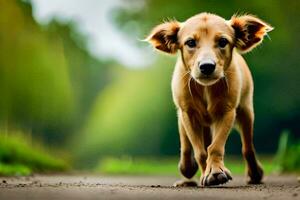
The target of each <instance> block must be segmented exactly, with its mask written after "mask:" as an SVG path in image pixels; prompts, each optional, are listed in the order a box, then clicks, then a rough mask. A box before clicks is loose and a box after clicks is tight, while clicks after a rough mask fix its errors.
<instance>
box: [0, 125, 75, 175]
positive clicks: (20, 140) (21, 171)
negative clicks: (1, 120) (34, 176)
mask: <svg viewBox="0 0 300 200" xmlns="http://www.w3.org/2000/svg"><path fill="white" fill-rule="evenodd" d="M67 169H69V165H68V164H67V163H66V162H65V161H64V160H62V159H59V158H57V157H54V156H53V155H51V154H49V153H48V152H47V151H46V150H45V148H43V146H42V145H41V144H37V143H36V142H30V141H29V140H28V138H27V137H25V134H24V133H22V132H9V133H7V132H5V131H3V130H1V132H0V174H1V175H28V174H31V173H32V172H51V171H56V172H57V171H65V170H67Z"/></svg>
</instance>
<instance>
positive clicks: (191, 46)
mask: <svg viewBox="0 0 300 200" xmlns="http://www.w3.org/2000/svg"><path fill="white" fill-rule="evenodd" d="M185 45H187V46H188V47H190V48H194V47H196V40H194V39H189V40H187V41H186V42H185Z"/></svg>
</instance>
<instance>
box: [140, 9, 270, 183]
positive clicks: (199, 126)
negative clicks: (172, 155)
mask: <svg viewBox="0 0 300 200" xmlns="http://www.w3.org/2000/svg"><path fill="white" fill-rule="evenodd" d="M272 29H273V28H272V27H271V26H270V25H268V24H267V23H265V22H264V21H262V20H261V19H258V18H257V17H255V16H252V15H243V16H237V15H234V16H233V17H232V18H231V19H230V20H228V21H227V20H225V19H223V18H221V17H219V16H217V15H214V14H210V13H201V14H198V15H195V16H193V17H191V18H189V19H188V20H186V21H185V22H183V23H180V22H177V21H169V22H165V23H163V24H160V25H158V26H156V27H155V28H154V29H153V30H152V32H151V34H150V35H149V36H148V37H147V39H146V40H147V41H148V42H150V43H151V44H152V45H153V46H154V47H155V48H156V49H158V50H160V51H162V52H166V53H169V54H175V53H176V52H177V51H178V50H179V51H180V55H179V56H178V59H177V63H176V66H175V70H174V74H173V79H172V94H173V99H174V102H175V105H176V107H177V113H178V125H179V135H180V146H181V151H180V162H179V170H180V172H181V174H182V175H183V176H184V177H185V178H186V179H185V180H182V181H178V182H176V183H175V185H176V186H188V185H191V184H192V185H193V184H196V183H195V182H192V181H191V180H190V179H191V178H192V177H193V176H194V175H195V173H196V172H197V170H198V167H199V168H200V170H201V178H200V184H201V185H202V186H211V185H219V184H224V183H226V182H228V181H229V180H231V179H232V178H231V175H230V171H229V170H228V169H227V168H226V167H225V165H224V148H225V143H226V140H227V138H228V134H229V132H230V130H231V128H232V127H233V126H234V124H236V125H237V126H236V127H237V128H238V130H239V132H240V133H241V140H242V152H243V156H244V158H245V160H246V162H247V174H248V176H249V183H253V184H257V183H260V182H261V180H262V178H263V169H262V167H261V165H260V164H259V162H258V160H257V158H256V155H255V149H254V146H253V121H254V112H253V81H252V77H251V73H250V70H249V68H248V66H247V64H246V62H245V60H244V59H243V57H242V56H241V54H243V53H246V52H249V51H251V50H252V49H253V48H254V47H256V46H257V45H259V44H260V43H261V42H262V40H263V38H264V36H265V35H266V34H267V33H268V32H269V31H271V30H272Z"/></svg>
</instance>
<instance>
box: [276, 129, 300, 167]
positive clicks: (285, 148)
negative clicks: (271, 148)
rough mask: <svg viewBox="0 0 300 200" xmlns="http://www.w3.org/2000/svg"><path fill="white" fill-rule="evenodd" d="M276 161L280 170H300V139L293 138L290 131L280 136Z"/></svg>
mask: <svg viewBox="0 0 300 200" xmlns="http://www.w3.org/2000/svg"><path fill="white" fill-rule="evenodd" d="M276 161H277V162H278V167H279V171H280V172H300V141H299V140H298V141H297V140H292V139H291V134H290V132H289V131H284V132H282V134H281V136H280V139H279V144H278V150H277V153H276Z"/></svg>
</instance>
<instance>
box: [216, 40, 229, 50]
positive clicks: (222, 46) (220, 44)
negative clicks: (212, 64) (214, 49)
mask: <svg viewBox="0 0 300 200" xmlns="http://www.w3.org/2000/svg"><path fill="white" fill-rule="evenodd" d="M227 44H228V40H227V39H226V38H220V40H219V43H218V45H219V47H220V48H225V47H226V45H227Z"/></svg>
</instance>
